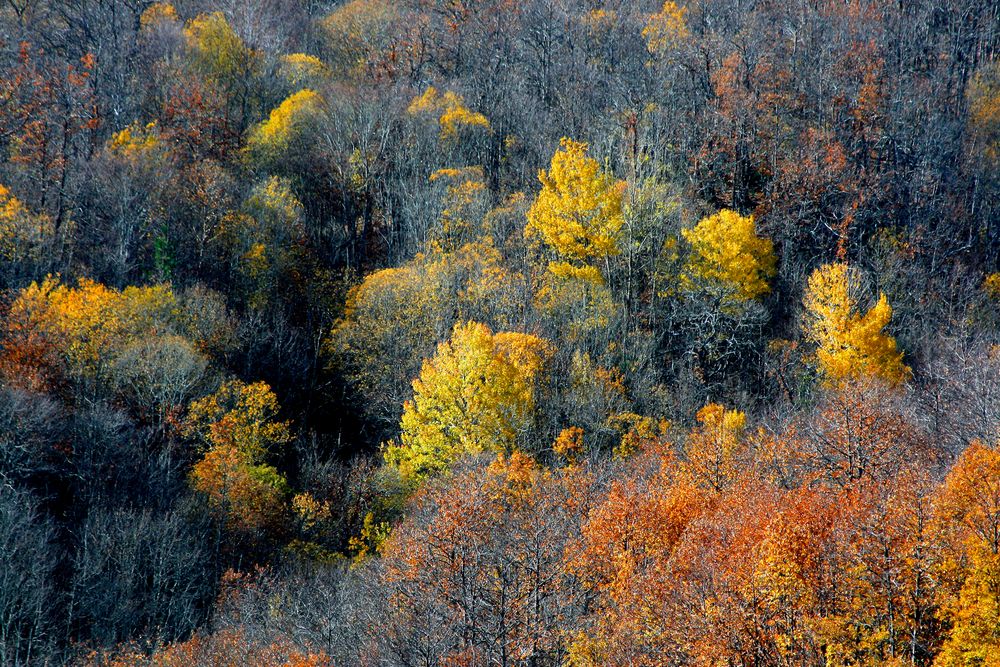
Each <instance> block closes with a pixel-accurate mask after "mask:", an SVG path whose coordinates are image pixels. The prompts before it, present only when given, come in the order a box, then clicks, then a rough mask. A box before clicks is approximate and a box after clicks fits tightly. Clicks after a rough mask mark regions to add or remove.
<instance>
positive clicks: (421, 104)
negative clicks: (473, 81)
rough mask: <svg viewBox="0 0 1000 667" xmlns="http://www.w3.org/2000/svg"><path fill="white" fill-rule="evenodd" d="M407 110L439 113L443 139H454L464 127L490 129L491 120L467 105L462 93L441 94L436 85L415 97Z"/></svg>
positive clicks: (415, 113)
mask: <svg viewBox="0 0 1000 667" xmlns="http://www.w3.org/2000/svg"><path fill="white" fill-rule="evenodd" d="M407 111H408V112H409V113H410V114H413V115H417V114H434V115H437V117H438V124H439V125H440V126H441V139H454V138H455V137H457V136H458V131H459V130H460V129H462V128H473V127H480V128H483V129H485V130H489V129H490V121H489V120H488V119H487V118H486V116H484V115H483V114H481V113H478V112H475V111H472V110H471V109H469V108H468V107H467V106H465V100H464V99H463V98H462V96H461V95H459V94H458V93H455V92H453V91H450V90H446V91H444V93H443V94H440V95H439V94H438V91H437V89H436V88H435V87H434V86H429V87H428V88H427V90H425V91H424V94H423V95H419V96H417V97H415V98H414V99H413V101H412V102H410V106H409V108H408V109H407Z"/></svg>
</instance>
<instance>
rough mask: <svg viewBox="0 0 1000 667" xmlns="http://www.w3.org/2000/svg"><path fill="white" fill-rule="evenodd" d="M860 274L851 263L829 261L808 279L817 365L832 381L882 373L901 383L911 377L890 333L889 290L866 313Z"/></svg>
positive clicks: (808, 327)
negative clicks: (860, 302)
mask: <svg viewBox="0 0 1000 667" xmlns="http://www.w3.org/2000/svg"><path fill="white" fill-rule="evenodd" d="M858 283H859V278H858V276H857V273H856V272H855V271H854V270H853V269H851V268H850V267H848V266H847V265H846V264H842V263H838V264H827V265H825V266H821V267H820V268H818V269H816V270H815V271H813V274H812V275H811V276H810V277H809V285H808V288H807V290H806V295H805V300H804V305H805V309H806V321H805V334H806V338H807V339H809V340H810V341H811V342H812V343H813V344H815V345H816V364H817V366H818V368H819V370H820V372H821V373H822V375H823V376H824V378H825V379H826V381H827V382H828V383H836V382H837V381H839V380H842V379H845V378H858V377H878V378H881V379H882V380H885V381H886V382H888V383H890V384H899V383H900V382H903V381H904V380H906V379H907V378H908V377H909V375H910V369H909V367H908V366H906V365H905V364H904V363H903V353H902V352H901V351H900V350H898V349H897V348H896V339H895V338H893V337H892V336H890V335H889V334H887V333H885V332H884V331H883V329H885V327H886V325H887V324H889V320H890V319H891V318H892V307H891V306H890V305H889V301H888V299H886V296H885V294H880V295H879V298H878V302H877V303H876V304H875V305H874V306H873V307H872V308H871V309H870V310H868V311H867V312H866V313H863V314H862V313H860V312H858V310H857V291H858Z"/></svg>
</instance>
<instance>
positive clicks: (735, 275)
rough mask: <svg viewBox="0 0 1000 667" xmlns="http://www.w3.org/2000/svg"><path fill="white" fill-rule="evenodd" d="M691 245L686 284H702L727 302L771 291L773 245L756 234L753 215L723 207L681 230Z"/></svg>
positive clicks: (757, 296) (746, 299)
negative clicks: (690, 226) (741, 213)
mask: <svg viewBox="0 0 1000 667" xmlns="http://www.w3.org/2000/svg"><path fill="white" fill-rule="evenodd" d="M681 233H682V234H683V236H684V238H685V239H686V240H687V242H688V243H690V244H691V255H690V257H689V258H688V260H687V263H686V266H685V269H684V273H683V274H682V276H681V280H682V281H683V282H684V283H685V284H686V285H687V286H688V287H689V288H694V287H696V286H697V287H700V286H704V287H705V288H707V289H709V290H710V291H712V292H715V293H718V295H719V298H721V299H722V300H723V301H724V302H727V303H730V304H732V303H739V302H743V301H750V300H753V299H758V298H760V297H761V296H763V295H765V294H767V293H768V292H770V291H771V287H770V285H768V281H769V280H770V279H771V278H773V277H774V275H775V273H776V271H775V261H776V260H775V256H774V246H773V245H772V243H771V241H770V240H769V239H766V238H763V237H760V236H757V231H756V228H755V226H754V219H753V216H746V217H744V216H741V215H740V214H738V213H736V212H735V211H730V210H728V209H723V210H721V211H719V212H718V213H716V214H715V215H712V216H709V217H707V218H702V220H701V221H700V222H699V223H698V224H697V225H696V226H695V228H694V229H691V230H688V229H685V230H682V231H681Z"/></svg>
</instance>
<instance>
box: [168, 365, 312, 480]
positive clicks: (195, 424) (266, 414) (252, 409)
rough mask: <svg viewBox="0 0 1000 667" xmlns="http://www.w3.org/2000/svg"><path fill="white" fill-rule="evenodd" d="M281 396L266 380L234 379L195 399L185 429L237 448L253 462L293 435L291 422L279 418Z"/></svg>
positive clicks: (203, 438)
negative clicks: (278, 419) (246, 380)
mask: <svg viewBox="0 0 1000 667" xmlns="http://www.w3.org/2000/svg"><path fill="white" fill-rule="evenodd" d="M277 415H278V398H277V396H275V395H274V392H273V391H271V387H269V386H268V384H267V383H266V382H253V383H251V384H245V383H244V382H241V381H239V380H230V381H228V382H225V383H223V384H222V386H221V387H220V388H219V390H218V391H216V392H215V393H214V394H211V395H209V396H206V397H204V398H201V399H198V400H196V401H192V402H191V406H190V407H189V409H188V418H187V423H186V424H185V431H186V433H188V434H189V435H191V436H195V437H198V438H199V439H200V440H201V441H202V442H203V443H204V444H206V445H207V446H209V447H214V448H219V447H222V448H233V449H235V450H236V451H238V452H239V453H240V454H241V455H242V456H244V457H245V458H246V459H247V461H248V462H250V463H258V462H260V461H262V460H263V459H264V457H265V456H267V454H268V453H269V452H273V451H274V450H275V449H277V448H278V447H280V446H282V445H284V444H286V443H288V442H289V441H291V439H292V434H291V430H290V428H289V423H288V422H281V421H275V418H276V417H277Z"/></svg>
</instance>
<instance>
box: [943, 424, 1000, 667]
mask: <svg viewBox="0 0 1000 667" xmlns="http://www.w3.org/2000/svg"><path fill="white" fill-rule="evenodd" d="M937 500H938V502H937V515H938V516H937V519H938V524H939V527H940V530H941V533H942V536H943V539H942V541H943V542H944V544H945V545H947V546H949V547H950V549H947V550H946V551H945V553H946V554H951V557H950V558H945V559H944V560H943V564H944V568H943V569H944V571H945V579H946V580H947V579H951V580H952V581H954V582H955V583H954V588H958V593H957V595H953V596H952V597H951V598H950V599H948V600H946V603H945V604H944V605H943V607H942V613H941V615H942V616H943V617H944V619H945V620H947V621H950V622H951V624H952V628H951V632H950V634H949V635H948V639H947V641H946V642H945V644H944V647H943V648H942V650H941V653H940V654H939V655H938V657H937V659H936V660H935V662H934V664H935V666H936V667H960V666H963V667H964V666H966V665H977V666H980V667H996V666H997V665H1000V451H998V450H997V449H996V448H993V447H988V446H986V445H983V444H982V443H979V442H974V443H972V445H970V446H969V448H968V449H966V450H965V452H963V454H962V456H961V457H960V458H959V459H958V461H957V462H956V463H955V466H954V468H952V470H951V472H949V473H948V477H947V478H946V479H945V482H944V485H943V486H942V487H941V489H940V492H939V494H938V499H937ZM949 570H952V572H948V571H949ZM949 574H950V575H952V576H948V575H949Z"/></svg>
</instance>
